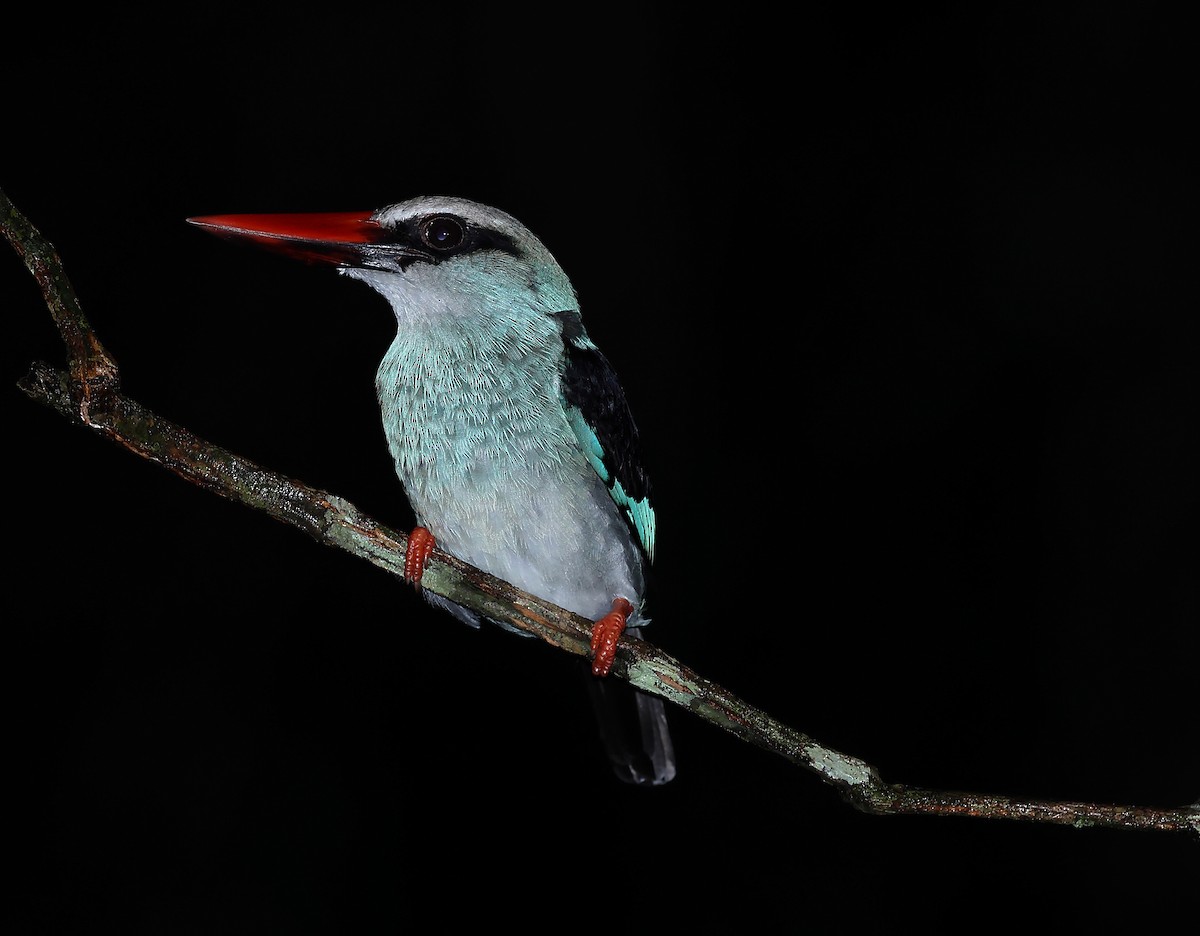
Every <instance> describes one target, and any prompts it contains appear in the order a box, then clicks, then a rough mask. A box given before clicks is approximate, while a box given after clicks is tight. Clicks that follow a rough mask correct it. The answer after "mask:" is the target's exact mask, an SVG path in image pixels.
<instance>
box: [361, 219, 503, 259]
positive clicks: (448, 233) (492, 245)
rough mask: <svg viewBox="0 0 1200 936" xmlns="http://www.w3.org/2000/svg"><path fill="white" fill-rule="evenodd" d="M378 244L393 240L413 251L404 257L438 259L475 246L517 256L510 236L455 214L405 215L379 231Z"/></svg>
mask: <svg viewBox="0 0 1200 936" xmlns="http://www.w3.org/2000/svg"><path fill="white" fill-rule="evenodd" d="M381 235H382V236H381V237H380V239H379V243H380V244H381V245H386V244H395V245H396V246H398V247H406V248H409V249H411V250H413V251H415V255H414V256H412V257H410V258H409V260H408V261H407V262H408V263H412V262H414V261H418V260H419V261H424V262H426V263H441V262H442V261H443V260H449V259H450V258H452V257H456V256H459V255H460V254H466V253H472V252H474V251H477V250H498V251H500V252H501V253H507V254H512V255H513V256H514V257H519V256H520V255H521V251H520V250H519V249H518V248H517V245H516V243H515V242H514V241H513V239H512V238H511V237H510V236H509V235H507V234H503V233H501V232H500V231H494V230H491V229H490V228H485V227H480V226H479V225H477V224H473V223H471V222H469V221H467V220H466V219H465V218H461V217H459V216H457V215H452V214H446V213H439V214H431V215H424V216H422V217H417V218H409V219H405V220H402V221H400V222H398V223H397V224H396V225H395V227H387V228H384V229H383V230H382V231H381Z"/></svg>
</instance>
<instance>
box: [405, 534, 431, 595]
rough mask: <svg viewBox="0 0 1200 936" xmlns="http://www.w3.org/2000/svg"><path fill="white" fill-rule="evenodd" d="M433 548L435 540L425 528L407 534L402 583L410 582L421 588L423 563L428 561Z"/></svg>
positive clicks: (423, 571) (423, 572)
mask: <svg viewBox="0 0 1200 936" xmlns="http://www.w3.org/2000/svg"><path fill="white" fill-rule="evenodd" d="M435 546H437V540H435V539H434V538H433V534H432V533H430V532H429V531H428V530H427V529H425V527H417V528H416V529H414V530H413V531H412V532H411V533H409V534H408V549H407V550H406V551H405V553H404V581H406V582H411V583H412V584H413V585H415V586H417V588H420V587H421V576H422V575H424V574H425V563H426V562H428V561H429V554H430V553H432V552H433V550H434V547H435Z"/></svg>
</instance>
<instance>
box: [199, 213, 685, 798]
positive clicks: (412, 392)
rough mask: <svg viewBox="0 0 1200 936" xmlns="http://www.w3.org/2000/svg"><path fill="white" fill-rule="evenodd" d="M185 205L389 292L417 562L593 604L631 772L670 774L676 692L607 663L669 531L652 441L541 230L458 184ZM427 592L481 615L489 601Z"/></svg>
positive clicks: (387, 407)
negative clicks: (332, 206)
mask: <svg viewBox="0 0 1200 936" xmlns="http://www.w3.org/2000/svg"><path fill="white" fill-rule="evenodd" d="M187 221H188V222H189V223H191V224H193V225H196V226H198V227H200V228H202V229H204V230H206V231H208V232H210V233H213V234H216V235H219V236H221V237H224V238H227V239H231V240H234V241H240V242H244V243H249V244H253V245H256V246H259V247H263V248H267V249H269V250H272V251H276V252H279V253H282V254H285V255H287V256H290V257H292V258H295V259H299V260H303V261H306V262H309V263H315V264H327V265H328V264H332V265H333V266H334V267H335V268H336V269H337V270H338V271H339V272H340V273H341V274H343V275H345V276H347V277H349V278H351V279H353V280H357V281H360V282H362V283H364V284H366V285H367V286H369V287H370V288H371V289H373V290H374V291H375V292H376V293H378V294H379V295H380V296H382V297H383V298H384V299H385V300H387V302H388V303H389V304H390V306H391V309H392V311H393V313H394V314H395V318H396V326H397V328H396V337H395V339H394V340H393V341H392V343H391V345H390V347H389V348H388V349H387V351H386V353H385V354H384V356H383V359H382V361H381V362H380V364H379V368H378V371H377V373H376V376H375V388H376V393H377V397H378V400H379V405H380V414H381V417H382V422H383V430H384V435H385V438H386V442H387V447H388V449H389V451H390V454H391V456H392V459H393V461H394V464H395V470H396V474H397V475H398V477H399V480H400V481H401V484H402V486H403V489H404V492H405V494H406V496H407V499H408V502H409V505H410V507H411V509H412V512H413V514H414V516H415V518H416V521H417V525H416V527H415V528H414V529H413V531H412V534H411V535H410V537H409V542H408V547H407V552H406V556H405V567H404V577H405V578H406V579H407V580H409V581H410V582H412V583H413V584H414V585H416V586H417V587H418V588H419V587H420V581H421V575H422V572H423V570H424V567H425V563H426V562H427V561H428V558H429V556H430V555H431V553H432V551H433V550H434V549H435V548H437V549H441V550H443V551H445V552H448V553H450V554H452V555H454V556H456V557H457V558H459V559H461V560H463V561H465V562H468V563H470V564H472V565H474V566H476V567H478V568H480V569H482V570H483V571H485V572H488V573H490V574H492V575H494V576H497V577H499V578H502V579H504V580H506V581H508V582H510V583H512V584H513V585H515V586H517V587H518V588H520V589H522V590H524V591H526V592H529V593H531V594H533V595H536V596H537V597H539V598H542V599H544V600H547V601H551V602H553V603H554V604H556V605H559V606H560V607H562V608H565V609H567V610H568V611H572V612H574V613H576V614H579V615H582V616H584V617H586V618H588V619H590V620H592V621H593V622H594V625H593V630H592V641H591V649H592V659H591V662H590V669H591V672H590V674H586V682H587V685H588V689H589V691H590V693H591V695H592V699H593V702H594V707H595V711H596V713H597V716H598V718H599V719H600V722H599V725H600V733H601V737H602V739H603V741H604V744H605V747H606V750H607V753H608V759H609V762H610V764H611V765H612V767H613V770H614V771H615V773H616V775H617V776H618V777H619V778H620V779H621V780H623V781H625V782H628V783H631V784H634V785H638V786H661V785H663V784H665V783H668V782H670V781H671V780H672V779H673V778H674V776H675V773H676V762H675V752H674V744H673V742H672V737H671V731H670V728H669V725H668V723H667V717H666V711H665V706H664V705H663V702H662V700H661V699H659V698H657V697H655V696H652V695H649V694H647V693H644V692H641V691H640V690H637V689H635V688H633V687H631V686H629V685H628V684H626V683H622V682H620V681H614V680H611V679H607V678H606V677H607V676H608V674H609V672H610V670H611V667H612V665H613V662H614V658H615V653H616V648H617V646H618V643H619V641H620V639H621V637H622V635H623V634H628V635H631V636H640V634H641V630H642V628H644V627H645V626H646V625H647V624H648V623H649V616H648V614H647V611H646V604H645V597H646V596H645V591H646V584H647V577H648V571H649V567H650V563H651V562H652V560H653V558H654V551H655V538H656V532H657V530H656V518H655V513H654V508H653V505H652V503H651V488H650V480H649V476H648V474H647V471H646V469H645V467H644V463H643V459H642V453H641V443H640V437H639V433H638V429H637V425H636V423H635V421H634V419H633V415H632V412H631V409H630V406H629V403H628V400H627V398H626V395H625V392H624V390H623V389H622V386H621V383H620V381H619V379H618V377H617V374H616V372H615V370H614V368H613V366H612V364H611V363H610V362H609V360H608V358H607V357H606V356H605V355H604V354H603V353H602V352H601V350H600V349H599V347H597V345H596V344H595V343H594V342H593V341H592V340H591V338H590V337H589V335H588V332H587V330H586V328H585V327H584V323H583V319H582V316H581V312H580V303H579V299H578V296H577V293H576V290H575V287H574V286H573V285H572V282H571V280H570V279H569V277H568V276H567V274H566V272H565V271H564V270H563V268H562V267H561V266H560V265H559V263H558V261H557V260H556V259H555V258H554V256H553V255H552V254H551V252H550V251H549V250H548V249H547V248H546V247H545V246H544V244H543V243H542V241H541V240H539V239H538V237H536V236H535V235H534V234H533V233H532V232H531V231H530V230H529V229H528V228H527V227H526V226H525V225H523V224H522V223H521V222H519V221H518V220H517V219H516V218H515V217H513V216H512V215H510V214H508V213H507V212H505V211H502V210H500V209H498V208H494V207H491V206H489V205H485V204H482V203H480V202H476V201H472V200H470V199H466V198H461V197H455V196H442V195H422V196H418V197H414V198H410V199H408V200H405V201H401V202H398V203H395V204H391V205H388V206H387V207H384V208H381V209H377V210H371V211H350V212H292V213H278V214H221V215H198V216H195V217H190V218H188V219H187ZM422 594H423V595H424V597H425V599H426V600H427V601H429V603H430V604H432V605H435V606H437V607H439V608H441V609H442V610H444V611H447V612H449V613H451V614H453V615H454V616H455V617H457V618H459V619H460V620H462V621H465V622H466V623H468V624H470V625H472V626H474V627H479V626H481V624H482V620H481V617H480V615H479V614H478V613H476V612H475V611H473V610H471V609H468V608H465V607H463V606H461V605H458V604H456V603H454V602H452V601H450V600H448V599H445V598H442V597H440V596H437V595H434V594H432V593H431V592H428V591H425V590H422ZM493 623H495V624H498V625H499V626H501V627H503V628H505V629H508V630H514V631H515V630H516V629H515V628H513V627H512V625H510V624H507V623H506V622H503V621H494V622H493ZM516 632H517V633H523V632H521V631H516Z"/></svg>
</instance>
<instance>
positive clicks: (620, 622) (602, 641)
mask: <svg viewBox="0 0 1200 936" xmlns="http://www.w3.org/2000/svg"><path fill="white" fill-rule="evenodd" d="M631 614H633V605H631V604H630V603H629V602H628V601H626V600H625V599H624V598H614V599H613V603H612V610H611V611H609V612H608V614H606V615H604V617H602V618H600V620H598V621H597V622H596V623H595V624H593V625H592V673H593V674H594V675H596V676H607V675H608V671H609V670H610V669H612V665H613V660H614V659H616V656H617V640H618V639H620V637H621V635H622V634H623V633H625V622H626V621H628V620H629V615H631Z"/></svg>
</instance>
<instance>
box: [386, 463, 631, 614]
mask: <svg viewBox="0 0 1200 936" xmlns="http://www.w3.org/2000/svg"><path fill="white" fill-rule="evenodd" d="M526 454H527V455H528V453H526ZM456 474H458V475H459V477H457V478H452V479H442V478H439V477H438V476H437V475H436V472H433V473H431V476H430V477H429V478H425V479H422V480H416V479H402V480H404V481H405V488H406V490H407V491H408V495H409V500H410V502H411V503H412V507H413V511H414V512H415V513H416V515H417V518H418V520H419V521H420V522H421V523H422V524H423V525H424V526H426V527H427V528H428V529H429V531H430V532H431V533H433V535H434V537H435V538H436V539H437V541H438V545H439V547H440V548H442V549H444V550H445V551H446V552H449V553H451V554H452V555H455V556H457V557H459V558H460V559H463V560H464V561H466V562H469V563H471V564H472V565H475V566H478V567H479V568H481V569H483V570H484V571H485V572H489V573H491V574H492V575H495V576H498V577H499V578H503V579H505V580H506V581H509V582H511V583H512V584H513V585H516V586H517V587H518V588H520V589H522V590H524V591H527V592H530V593H531V594H534V595H537V596H538V597H540V598H544V599H546V600H547V601H551V602H554V603H555V604H557V605H560V606H561V607H564V608H566V609H567V610H569V611H574V612H575V613H576V614H581V615H583V616H585V617H588V618H592V619H595V618H598V617H600V616H601V615H603V614H606V613H607V612H608V611H609V610H610V609H611V606H612V600H613V598H615V597H618V596H620V597H624V598H626V599H628V600H629V601H630V602H632V604H633V605H634V607H635V608H637V607H639V606H640V604H641V598H642V590H643V574H642V560H641V554H640V552H639V551H638V549H637V547H636V546H635V545H634V541H633V537H632V534H631V533H630V532H629V529H628V527H627V525H626V523H625V521H624V518H623V517H622V516H621V515H620V513H619V511H618V508H617V506H616V505H615V504H614V503H613V500H612V498H611V497H610V496H609V494H608V491H607V490H606V489H605V488H604V486H603V484H602V483H601V482H600V480H599V479H598V478H597V477H596V475H595V473H594V472H593V471H592V469H591V468H590V466H588V465H587V464H586V462H583V460H582V458H580V459H579V460H578V462H577V463H568V464H563V463H561V462H559V463H553V462H551V463H549V464H547V463H539V462H538V461H537V460H536V459H532V458H528V457H527V458H524V459H522V460H521V462H520V463H519V464H516V465H497V464H495V463H491V462H483V461H482V460H481V461H480V462H479V463H477V464H476V465H474V466H473V469H472V470H468V471H460V472H456ZM635 622H636V620H635Z"/></svg>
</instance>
